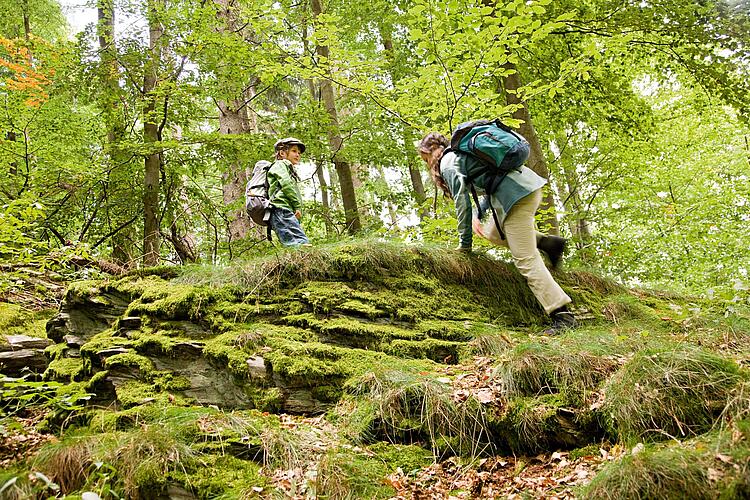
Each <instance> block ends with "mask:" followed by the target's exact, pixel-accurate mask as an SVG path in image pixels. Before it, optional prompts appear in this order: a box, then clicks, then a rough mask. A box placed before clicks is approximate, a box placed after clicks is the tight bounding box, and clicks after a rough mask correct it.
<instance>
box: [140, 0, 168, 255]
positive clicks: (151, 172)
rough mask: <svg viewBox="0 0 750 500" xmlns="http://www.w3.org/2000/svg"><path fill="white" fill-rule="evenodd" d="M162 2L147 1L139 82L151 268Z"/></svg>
mask: <svg viewBox="0 0 750 500" xmlns="http://www.w3.org/2000/svg"><path fill="white" fill-rule="evenodd" d="M162 1H163V0H149V2H148V11H149V16H148V17H149V19H148V22H149V54H148V59H147V61H146V67H145V72H144V80H143V94H144V96H145V103H144V107H143V142H144V144H145V146H146V150H147V151H148V153H147V155H146V159H145V162H144V176H143V188H144V189H143V191H144V193H143V215H144V219H143V264H144V265H146V266H155V265H157V264H158V263H159V245H160V235H159V188H160V186H159V173H160V165H161V160H160V156H161V151H160V150H159V148H158V147H157V143H158V141H159V125H158V123H157V119H156V104H157V99H158V98H157V95H156V92H155V91H156V87H157V84H158V70H159V65H160V62H161V45H162V43H161V40H160V38H161V37H162V35H163V34H164V31H163V28H162V26H161V23H160V22H159V19H158V9H159V7H160V5H161V2H162Z"/></svg>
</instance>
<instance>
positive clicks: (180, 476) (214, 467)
mask: <svg viewBox="0 0 750 500" xmlns="http://www.w3.org/2000/svg"><path fill="white" fill-rule="evenodd" d="M200 460H201V462H202V464H203V466H202V467H199V468H196V469H192V470H190V471H177V472H173V473H172V474H171V477H172V478H173V479H174V480H175V481H177V482H179V483H180V484H182V485H184V486H185V487H186V489H188V490H189V491H192V492H193V493H194V494H195V495H197V496H198V498H218V497H221V498H225V499H230V498H237V499H239V498H246V497H245V496H244V495H254V494H257V491H254V490H253V488H267V487H268V486H269V482H268V479H266V478H265V477H264V476H263V475H262V474H261V466H260V465H259V464H257V463H255V462H251V461H248V460H240V459H238V458H235V457H233V456H230V455H223V456H217V455H202V456H201V457H200Z"/></svg>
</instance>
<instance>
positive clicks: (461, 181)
mask: <svg viewBox="0 0 750 500" xmlns="http://www.w3.org/2000/svg"><path fill="white" fill-rule="evenodd" d="M441 174H442V176H443V180H445V183H446V184H447V185H448V189H450V192H451V195H452V196H453V202H454V204H455V206H456V220H457V221H458V238H459V249H461V250H471V246H472V228H471V219H472V216H473V214H472V209H471V194H470V193H471V192H470V186H469V185H468V184H467V179H466V176H465V175H463V174H462V173H460V172H459V171H458V170H457V169H456V168H455V167H453V166H448V167H447V168H444V169H441Z"/></svg>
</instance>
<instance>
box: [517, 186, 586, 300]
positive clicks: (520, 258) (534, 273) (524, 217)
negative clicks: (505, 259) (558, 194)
mask: <svg viewBox="0 0 750 500" xmlns="http://www.w3.org/2000/svg"><path fill="white" fill-rule="evenodd" d="M541 200H542V192H541V190H537V191H534V192H533V193H531V194H529V195H528V196H526V197H524V198H522V199H521V200H519V201H518V202H517V203H516V204H515V205H514V206H513V208H512V209H511V211H510V213H509V214H508V216H507V217H506V218H505V224H504V225H503V230H504V231H505V236H506V239H507V244H508V248H509V249H510V253H511V255H512V256H513V262H514V263H515V265H516V267H517V268H518V271H519V272H520V273H521V274H522V275H523V276H524V277H525V278H526V281H527V283H528V284H529V288H531V291H532V292H533V294H534V296H535V297H536V298H537V300H538V301H539V303H540V304H541V305H542V307H543V308H544V311H545V312H546V313H547V314H552V313H554V312H555V311H556V310H558V309H560V308H562V307H564V306H565V305H567V304H569V303H570V302H571V299H570V297H568V295H567V294H566V293H565V292H564V291H563V289H562V288H560V285H558V284H557V282H556V281H555V280H554V278H553V277H552V275H551V274H550V272H549V270H548V269H547V267H546V266H545V265H544V261H543V260H542V256H541V255H540V254H539V251H538V250H537V234H538V233H537V231H536V229H535V221H534V214H535V213H536V210H537V208H538V207H539V203H540V202H541Z"/></svg>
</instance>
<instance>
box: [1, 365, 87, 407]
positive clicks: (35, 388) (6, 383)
mask: <svg viewBox="0 0 750 500" xmlns="http://www.w3.org/2000/svg"><path fill="white" fill-rule="evenodd" d="M91 396H92V394H90V393H88V392H87V391H86V390H85V388H83V387H81V386H66V385H65V384H62V383H60V382H53V381H37V380H34V379H33V378H32V377H31V376H29V375H26V376H23V377H6V376H0V402H1V403H0V414H1V415H3V416H7V415H14V414H16V413H18V412H21V411H27V410H29V409H32V408H44V409H48V410H53V411H62V412H74V411H79V410H82V409H83V408H84V404H85V402H86V401H87V400H89V399H90V398H91Z"/></svg>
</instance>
